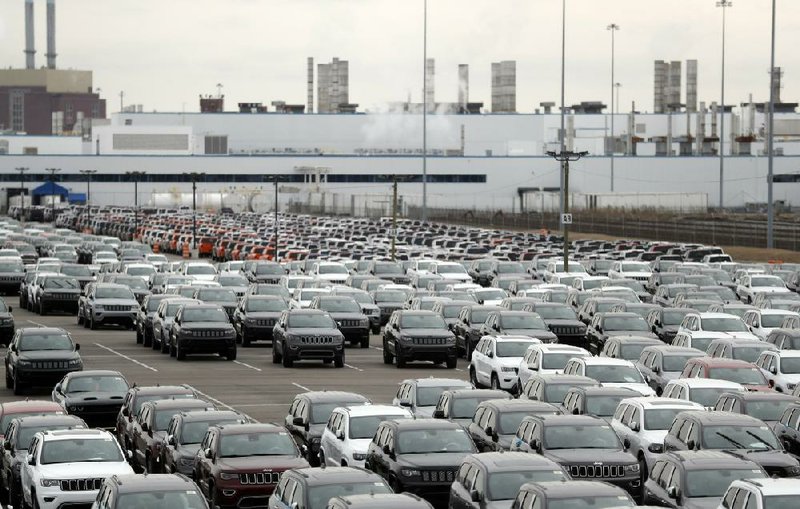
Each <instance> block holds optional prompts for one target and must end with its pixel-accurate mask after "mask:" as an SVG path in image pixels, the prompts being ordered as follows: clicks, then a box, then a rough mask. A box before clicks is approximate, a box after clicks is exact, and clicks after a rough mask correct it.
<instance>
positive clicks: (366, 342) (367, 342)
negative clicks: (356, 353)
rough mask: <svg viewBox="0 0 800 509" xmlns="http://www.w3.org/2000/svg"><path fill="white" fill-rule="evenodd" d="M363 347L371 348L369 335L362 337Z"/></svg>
mask: <svg viewBox="0 0 800 509" xmlns="http://www.w3.org/2000/svg"><path fill="white" fill-rule="evenodd" d="M361 348H369V336H366V337H363V338H361Z"/></svg>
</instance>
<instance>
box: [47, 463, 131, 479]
mask: <svg viewBox="0 0 800 509" xmlns="http://www.w3.org/2000/svg"><path fill="white" fill-rule="evenodd" d="M38 469H39V473H40V474H41V476H42V477H43V478H45V479H83V478H86V477H110V476H112V475H115V474H119V475H124V474H133V473H134V472H133V469H132V468H131V466H130V465H128V464H127V463H126V462H124V461H104V462H91V463H89V462H80V463H53V464H51V465H39V466H38Z"/></svg>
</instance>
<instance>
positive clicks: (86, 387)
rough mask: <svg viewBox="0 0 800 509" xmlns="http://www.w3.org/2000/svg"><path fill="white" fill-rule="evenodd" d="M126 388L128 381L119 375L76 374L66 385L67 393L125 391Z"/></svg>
mask: <svg viewBox="0 0 800 509" xmlns="http://www.w3.org/2000/svg"><path fill="white" fill-rule="evenodd" d="M127 390H128V382H126V381H125V379H124V378H122V377H121V376H116V375H106V376H76V377H73V378H72V379H71V380H70V381H69V384H68V385H67V387H66V390H65V392H66V393H67V394H76V393H79V392H125V391H127Z"/></svg>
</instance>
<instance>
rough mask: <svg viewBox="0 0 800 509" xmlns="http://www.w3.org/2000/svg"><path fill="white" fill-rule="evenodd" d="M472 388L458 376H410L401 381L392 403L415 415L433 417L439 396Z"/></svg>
mask: <svg viewBox="0 0 800 509" xmlns="http://www.w3.org/2000/svg"><path fill="white" fill-rule="evenodd" d="M460 389H461V390H471V389H473V387H472V384H470V383H469V382H465V381H464V380H459V379H457V378H434V377H430V378H410V379H407V380H403V381H402V382H400V386H399V387H398V388H397V393H395V396H394V399H393V400H392V405H395V406H401V407H405V408H408V409H409V410H411V413H412V414H414V416H415V417H418V418H419V417H432V416H433V411H434V409H435V408H436V404H437V402H438V401H439V396H441V394H442V393H443V392H444V391H448V390H460Z"/></svg>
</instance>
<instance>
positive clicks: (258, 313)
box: [244, 311, 281, 320]
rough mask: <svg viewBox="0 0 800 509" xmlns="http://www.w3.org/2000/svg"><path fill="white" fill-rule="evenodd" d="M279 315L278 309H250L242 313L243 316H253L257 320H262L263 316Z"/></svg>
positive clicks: (273, 316) (275, 316) (274, 316)
mask: <svg viewBox="0 0 800 509" xmlns="http://www.w3.org/2000/svg"><path fill="white" fill-rule="evenodd" d="M279 316H281V313H280V312H279V311H250V312H249V313H247V314H246V315H244V317H245V318H254V319H257V320H258V319H261V320H263V319H265V318H273V319H277V318H278V317H279Z"/></svg>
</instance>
